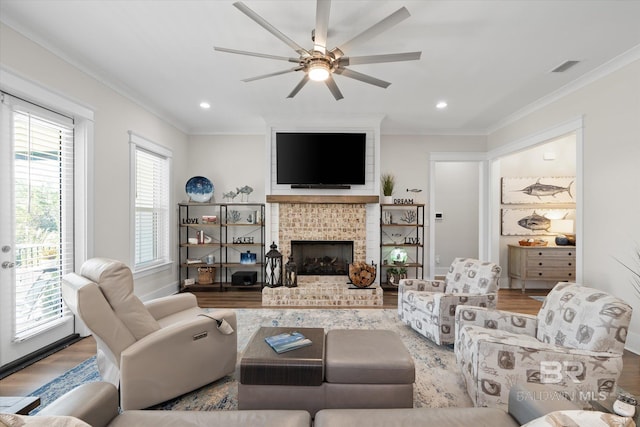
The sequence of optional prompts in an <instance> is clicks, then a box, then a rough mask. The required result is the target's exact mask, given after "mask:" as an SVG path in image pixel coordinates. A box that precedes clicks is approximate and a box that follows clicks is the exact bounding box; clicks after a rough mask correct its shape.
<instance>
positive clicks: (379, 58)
mask: <svg viewBox="0 0 640 427" xmlns="http://www.w3.org/2000/svg"><path fill="white" fill-rule="evenodd" d="M420 55H422V52H405V53H389V54H384V55H368V56H350V57H349V56H343V57H342V58H340V59H339V60H338V64H339V65H340V66H347V65H359V64H375V63H380V62H398V61H414V60H417V59H420Z"/></svg>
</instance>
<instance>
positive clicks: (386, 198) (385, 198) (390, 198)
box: [382, 196, 393, 205]
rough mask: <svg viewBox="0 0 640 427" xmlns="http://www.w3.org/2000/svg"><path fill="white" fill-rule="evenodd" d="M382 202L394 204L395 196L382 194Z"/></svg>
mask: <svg viewBox="0 0 640 427" xmlns="http://www.w3.org/2000/svg"><path fill="white" fill-rule="evenodd" d="M382 203H383V204H385V205H392V204H393V196H382Z"/></svg>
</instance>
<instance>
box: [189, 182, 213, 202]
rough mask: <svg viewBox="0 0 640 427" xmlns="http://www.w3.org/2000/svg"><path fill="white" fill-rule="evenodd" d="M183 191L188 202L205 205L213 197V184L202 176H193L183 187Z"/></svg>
mask: <svg viewBox="0 0 640 427" xmlns="http://www.w3.org/2000/svg"><path fill="white" fill-rule="evenodd" d="M185 190H186V192H187V196H189V200H190V201H192V202H198V203H207V202H209V201H210V200H211V197H212V196H213V190H214V188H213V184H212V183H211V181H209V179H208V178H205V177H204V176H194V177H192V178H189V180H188V181H187V184H186V185H185Z"/></svg>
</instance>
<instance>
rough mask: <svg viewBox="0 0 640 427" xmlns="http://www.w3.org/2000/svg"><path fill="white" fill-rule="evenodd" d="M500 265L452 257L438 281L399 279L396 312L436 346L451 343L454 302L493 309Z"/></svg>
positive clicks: (496, 299)
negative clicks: (443, 274) (445, 273)
mask: <svg viewBox="0 0 640 427" xmlns="http://www.w3.org/2000/svg"><path fill="white" fill-rule="evenodd" d="M501 271H502V270H501V268H500V266H499V265H497V264H494V263H491V262H482V261H478V260H477V259H472V258H456V259H454V260H453V262H452V263H451V266H450V267H449V272H448V273H447V275H446V276H445V279H444V281H442V280H419V279H402V280H400V283H399V284H398V315H399V316H400V320H401V321H402V322H404V323H405V324H407V325H409V326H411V327H412V328H413V329H415V330H416V331H417V332H419V333H420V334H422V335H424V336H425V337H427V338H428V339H430V340H431V341H433V342H435V343H436V344H438V345H442V344H453V342H454V331H455V323H454V319H455V313H456V307H457V306H458V305H474V306H480V307H489V308H495V306H496V304H497V302H498V279H499V278H500V272H501Z"/></svg>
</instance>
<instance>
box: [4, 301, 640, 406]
mask: <svg viewBox="0 0 640 427" xmlns="http://www.w3.org/2000/svg"><path fill="white" fill-rule="evenodd" d="M546 293H547V292H546V291H544V290H540V291H536V290H528V291H527V292H526V294H524V295H523V294H522V293H521V292H520V290H519V289H501V290H500V297H499V298H498V308H499V309H501V310H508V311H515V312H519V313H526V314H536V313H537V312H538V310H539V309H540V307H541V305H542V303H541V302H539V301H536V300H534V299H532V298H530V296H535V295H546ZM196 296H197V297H198V303H199V304H200V306H201V307H210V308H263V307H262V299H261V294H260V293H259V292H256V291H255V290H249V289H247V290H242V289H241V290H238V291H227V292H221V293H220V292H198V293H196ZM397 298H398V295H397V292H395V291H385V292H384V301H383V304H384V305H383V308H389V309H395V308H396V307H397ZM292 308H294V307H292ZM305 308H309V307H305ZM371 310H376V308H371ZM95 352H96V343H95V340H94V339H93V338H92V337H87V338H84V339H82V340H80V341H79V342H77V343H75V344H73V345H70V346H69V347H67V348H65V349H63V350H61V351H59V352H57V353H55V354H52V355H51V356H49V357H47V358H45V359H43V360H41V361H39V362H36V363H34V364H33V365H31V366H28V367H26V368H24V369H22V370H21V371H19V372H16V373H15V374H13V375H10V376H8V377H6V378H4V379H2V380H0V396H24V395H27V394H29V393H31V392H33V391H34V390H36V389H38V388H39V387H41V386H42V385H44V384H46V383H47V382H49V381H51V380H53V379H54V378H56V377H58V376H59V375H61V374H63V373H64V372H66V371H67V370H69V369H71V368H73V367H74V366H76V365H77V364H79V363H80V362H82V361H84V360H86V359H88V358H89V357H91V356H93V355H94V354H95ZM619 385H620V387H622V388H623V389H625V390H627V391H628V392H629V393H632V394H634V395H636V396H640V355H637V354H634V353H631V352H629V351H625V354H624V357H623V371H622V375H621V376H620V380H619Z"/></svg>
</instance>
